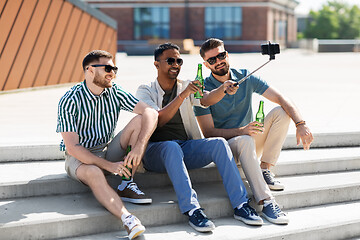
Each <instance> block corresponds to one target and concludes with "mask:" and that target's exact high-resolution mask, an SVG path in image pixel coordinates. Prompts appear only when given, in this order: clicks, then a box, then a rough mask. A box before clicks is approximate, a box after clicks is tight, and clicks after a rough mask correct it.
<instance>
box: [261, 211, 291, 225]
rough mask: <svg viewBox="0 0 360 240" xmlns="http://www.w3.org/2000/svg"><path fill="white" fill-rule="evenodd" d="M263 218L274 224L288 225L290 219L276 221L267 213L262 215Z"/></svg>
mask: <svg viewBox="0 0 360 240" xmlns="http://www.w3.org/2000/svg"><path fill="white" fill-rule="evenodd" d="M261 216H263V217H264V218H265V219H266V220H268V221H269V222H271V223H274V224H279V225H287V224H288V223H289V219H274V218H271V217H268V216H267V215H266V214H265V213H261Z"/></svg>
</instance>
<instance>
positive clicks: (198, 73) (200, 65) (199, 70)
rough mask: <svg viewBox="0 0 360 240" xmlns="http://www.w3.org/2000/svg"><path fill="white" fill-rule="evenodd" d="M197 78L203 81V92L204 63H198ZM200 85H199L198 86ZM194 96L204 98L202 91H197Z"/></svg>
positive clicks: (202, 82) (202, 87)
mask: <svg viewBox="0 0 360 240" xmlns="http://www.w3.org/2000/svg"><path fill="white" fill-rule="evenodd" d="M195 80H198V81H199V82H200V83H201V85H202V86H201V92H204V78H203V76H202V63H199V64H198V70H197V75H196V78H195ZM198 87H199V86H198ZM194 97H195V98H202V96H201V94H200V91H197V92H196V93H194Z"/></svg>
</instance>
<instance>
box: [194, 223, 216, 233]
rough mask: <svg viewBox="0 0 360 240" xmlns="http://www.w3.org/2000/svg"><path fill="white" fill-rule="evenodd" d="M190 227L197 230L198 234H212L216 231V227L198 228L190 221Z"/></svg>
mask: <svg viewBox="0 0 360 240" xmlns="http://www.w3.org/2000/svg"><path fill="white" fill-rule="evenodd" d="M189 224H190V226H191V227H192V228H193V229H195V230H196V231H198V232H211V231H212V230H214V229H215V226H211V227H198V226H195V225H194V224H193V223H192V222H190V221H189Z"/></svg>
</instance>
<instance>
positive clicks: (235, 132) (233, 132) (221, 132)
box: [204, 128, 243, 139]
mask: <svg viewBox="0 0 360 240" xmlns="http://www.w3.org/2000/svg"><path fill="white" fill-rule="evenodd" d="M240 135H243V131H242V128H230V129H222V128H213V129H211V130H208V131H204V136H205V137H223V138H225V139H230V138H233V137H236V136H240Z"/></svg>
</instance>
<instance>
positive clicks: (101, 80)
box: [93, 73, 112, 88]
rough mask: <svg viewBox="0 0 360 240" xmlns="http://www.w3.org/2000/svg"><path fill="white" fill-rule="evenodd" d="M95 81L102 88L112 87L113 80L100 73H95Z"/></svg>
mask: <svg viewBox="0 0 360 240" xmlns="http://www.w3.org/2000/svg"><path fill="white" fill-rule="evenodd" d="M93 83H94V84H95V85H96V86H98V87H101V88H111V87H112V83H111V81H110V82H109V81H107V80H106V79H105V78H104V77H101V76H100V75H99V74H98V73H96V74H95V77H94V80H93Z"/></svg>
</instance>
